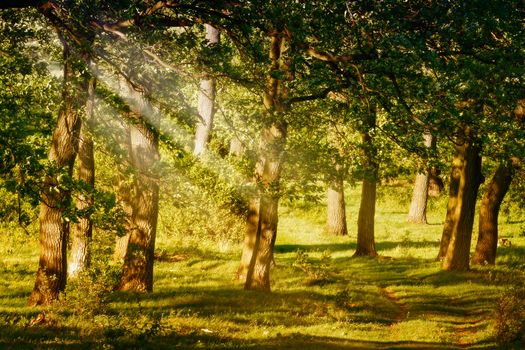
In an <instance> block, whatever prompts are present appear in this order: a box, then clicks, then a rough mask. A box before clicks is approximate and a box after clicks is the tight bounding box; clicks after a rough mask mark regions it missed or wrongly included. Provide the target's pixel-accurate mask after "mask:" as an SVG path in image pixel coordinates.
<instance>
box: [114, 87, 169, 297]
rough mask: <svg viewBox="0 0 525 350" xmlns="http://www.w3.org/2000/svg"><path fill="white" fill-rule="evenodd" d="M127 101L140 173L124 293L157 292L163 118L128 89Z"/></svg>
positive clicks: (122, 285)
mask: <svg viewBox="0 0 525 350" xmlns="http://www.w3.org/2000/svg"><path fill="white" fill-rule="evenodd" d="M128 97H129V99H127V101H128V102H129V104H130V108H131V110H132V113H131V115H132V117H133V118H134V119H135V120H134V123H133V124H132V125H131V126H130V128H131V131H130V141H131V164H132V166H133V168H134V169H135V171H136V178H137V180H136V183H135V185H134V189H135V193H134V195H133V197H132V205H131V207H132V214H131V232H130V233H129V241H128V246H127V249H126V256H125V258H124V266H123V271H122V277H121V281H120V285H119V289H120V290H124V291H133V292H151V291H153V261H154V253H155V238H156V234H157V219H158V209H159V178H158V175H157V174H156V173H155V170H156V169H155V168H156V165H157V163H158V161H159V157H160V156H159V150H158V146H159V143H158V134H157V132H156V131H155V130H154V129H155V128H156V127H158V123H159V120H158V118H159V114H158V113H157V111H156V110H155V109H154V108H153V106H152V105H151V104H150V102H149V101H148V99H147V98H146V97H145V96H143V95H142V94H140V93H138V92H137V91H135V90H134V89H133V87H132V86H130V85H128Z"/></svg>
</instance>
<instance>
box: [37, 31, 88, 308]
mask: <svg viewBox="0 0 525 350" xmlns="http://www.w3.org/2000/svg"><path fill="white" fill-rule="evenodd" d="M62 43H63V48H64V87H63V92H62V106H61V108H60V111H59V114H58V120H57V125H56V127H55V130H54V132H53V136H52V143H51V149H50V151H49V156H48V157H49V160H50V162H51V163H52V164H53V166H54V167H55V170H54V173H53V174H52V175H47V176H46V178H45V180H44V184H43V190H42V193H41V201H40V215H39V222H40V258H39V263H38V271H37V274H36V281H35V285H34V288H33V291H32V293H31V296H30V298H29V304H30V305H41V304H49V303H51V302H52V301H53V300H56V299H57V298H58V295H59V293H60V292H61V291H63V290H64V288H65V286H66V279H67V248H66V247H67V238H68V232H69V223H68V221H67V220H66V219H65V218H64V212H65V210H66V208H67V207H68V206H69V204H70V202H71V192H70V190H69V189H67V188H65V187H64V186H62V185H61V180H60V179H61V177H62V176H64V175H65V176H69V177H71V176H72V174H73V165H74V162H75V158H76V155H77V152H78V140H79V134H80V124H81V122H80V115H79V111H80V110H81V108H82V107H83V106H84V105H85V104H86V100H87V81H86V80H85V79H83V78H82V77H80V78H78V77H77V76H78V74H77V73H78V72H76V71H75V70H74V68H73V67H74V66H77V65H83V64H85V62H86V61H87V56H86V55H85V54H82V53H80V52H79V51H78V50H76V49H73V48H72V47H71V46H70V45H69V44H68V43H67V42H66V41H65V40H62Z"/></svg>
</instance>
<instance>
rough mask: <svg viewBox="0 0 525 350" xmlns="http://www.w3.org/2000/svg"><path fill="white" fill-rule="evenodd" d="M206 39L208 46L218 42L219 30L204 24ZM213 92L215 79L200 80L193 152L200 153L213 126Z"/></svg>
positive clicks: (204, 148)
mask: <svg viewBox="0 0 525 350" xmlns="http://www.w3.org/2000/svg"><path fill="white" fill-rule="evenodd" d="M204 27H205V28H206V41H207V42H208V45H209V46H213V45H216V44H218V43H219V40H220V32H219V30H218V29H217V28H215V27H213V26H211V25H209V24H205V25H204ZM215 93H216V81H215V78H213V77H206V78H204V79H202V80H201V82H200V89H199V97H198V111H199V117H200V119H199V120H198V121H197V131H196V132H195V147H194V149H193V154H195V155H200V154H202V153H203V152H204V151H205V150H206V147H207V143H208V141H209V139H210V135H211V131H212V128H213V116H214V114H215Z"/></svg>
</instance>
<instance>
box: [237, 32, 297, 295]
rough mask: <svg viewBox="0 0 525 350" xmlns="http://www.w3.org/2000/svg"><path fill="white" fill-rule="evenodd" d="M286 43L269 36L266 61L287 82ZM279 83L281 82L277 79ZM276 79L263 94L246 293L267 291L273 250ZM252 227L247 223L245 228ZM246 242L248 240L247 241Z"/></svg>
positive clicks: (279, 109) (279, 149) (279, 137)
mask: <svg viewBox="0 0 525 350" xmlns="http://www.w3.org/2000/svg"><path fill="white" fill-rule="evenodd" d="M288 40H289V38H287V37H286V34H285V33H284V32H274V33H273V34H271V44H270V55H269V56H270V60H271V62H272V65H271V67H270V70H271V72H275V71H280V72H281V73H284V75H285V79H286V78H289V76H287V75H288V74H289V65H288V62H287V61H286V59H285V52H286V51H287V49H288ZM281 79H282V78H281ZM281 79H278V78H277V77H276V75H275V74H274V75H272V74H270V75H269V76H268V78H267V85H266V89H265V93H264V98H263V102H264V106H265V108H266V111H267V114H266V118H267V120H266V125H268V126H266V127H265V128H264V129H263V130H262V135H261V145H260V149H259V159H258V162H257V166H256V170H255V178H256V181H257V183H258V184H259V189H260V192H259V200H258V203H259V206H258V208H257V210H256V214H255V215H258V220H257V231H256V236H255V245H254V249H253V254H252V256H251V259H250V265H249V267H248V271H247V275H246V281H245V284H244V288H245V289H247V290H261V291H267V292H269V291H270V267H271V264H272V261H273V249H274V245H275V239H276V237H277V220H278V215H277V214H278V203H279V196H280V194H279V179H280V176H281V167H282V162H283V153H284V145H285V142H286V131H287V125H286V123H285V122H284V121H282V114H283V113H284V112H285V111H286V106H285V104H284V100H285V99H286V97H287V90H286V87H285V84H284V83H283V81H282V80H281ZM251 225H253V224H252V223H250V222H249V223H248V227H250V226H251ZM247 241H248V242H250V240H249V239H248V240H247Z"/></svg>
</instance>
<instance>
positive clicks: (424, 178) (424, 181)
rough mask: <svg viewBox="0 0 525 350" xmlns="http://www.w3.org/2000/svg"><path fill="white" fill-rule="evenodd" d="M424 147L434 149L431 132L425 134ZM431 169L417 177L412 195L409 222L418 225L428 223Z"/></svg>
mask: <svg viewBox="0 0 525 350" xmlns="http://www.w3.org/2000/svg"><path fill="white" fill-rule="evenodd" d="M423 139H424V145H425V147H427V148H430V147H432V143H433V142H432V139H433V136H432V134H431V133H430V132H425V133H424V134H423ZM430 171H431V170H430V169H429V168H428V167H426V169H425V170H424V171H423V172H422V173H418V174H417V175H416V181H415V184H414V192H413V193H412V201H411V203H410V209H409V211H408V221H409V222H414V223H418V224H426V223H427V199H428V187H429V179H430Z"/></svg>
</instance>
